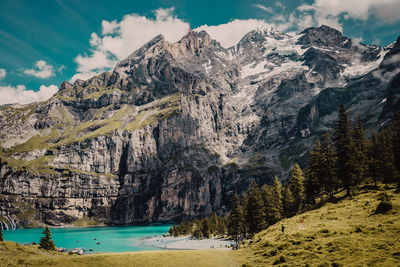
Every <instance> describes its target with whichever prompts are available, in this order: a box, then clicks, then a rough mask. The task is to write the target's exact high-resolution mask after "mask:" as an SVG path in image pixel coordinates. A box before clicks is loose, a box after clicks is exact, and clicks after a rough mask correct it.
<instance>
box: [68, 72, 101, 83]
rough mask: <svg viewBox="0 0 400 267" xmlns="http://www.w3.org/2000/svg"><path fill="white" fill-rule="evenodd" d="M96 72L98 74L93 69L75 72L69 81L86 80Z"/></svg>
mask: <svg viewBox="0 0 400 267" xmlns="http://www.w3.org/2000/svg"><path fill="white" fill-rule="evenodd" d="M97 74H99V73H97V72H94V71H90V72H79V73H77V74H75V75H74V76H72V78H71V79H70V80H69V82H71V83H73V82H75V81H76V80H88V79H90V78H92V77H93V76H95V75H97Z"/></svg>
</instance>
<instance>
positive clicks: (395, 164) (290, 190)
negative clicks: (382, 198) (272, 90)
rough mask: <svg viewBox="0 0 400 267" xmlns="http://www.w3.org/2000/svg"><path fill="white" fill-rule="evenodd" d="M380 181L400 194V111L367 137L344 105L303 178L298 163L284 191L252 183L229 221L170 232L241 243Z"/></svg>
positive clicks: (218, 219)
mask: <svg viewBox="0 0 400 267" xmlns="http://www.w3.org/2000/svg"><path fill="white" fill-rule="evenodd" d="M379 182H383V183H385V184H386V185H388V184H391V183H397V187H398V188H399V189H400V111H399V112H397V113H396V115H395V117H394V118H393V120H392V122H391V124H390V125H389V126H388V127H386V128H385V129H383V130H382V131H380V132H379V133H374V134H372V136H371V137H370V138H366V136H365V133H364V130H363V125H362V123H361V119H360V117H358V119H357V121H355V122H352V121H351V120H350V119H349V117H348V114H347V111H346V109H345V107H344V105H343V104H342V105H341V106H340V108H339V112H338V119H337V121H336V124H335V127H334V131H333V133H332V134H325V135H324V136H323V137H322V138H321V140H319V141H317V142H316V143H315V145H314V147H313V149H312V150H311V152H310V158H309V160H308V163H307V166H306V167H305V169H304V173H303V171H302V170H301V168H300V166H299V165H298V164H294V166H293V168H292V170H291V175H290V180H289V182H288V183H287V184H286V185H285V186H282V184H281V183H280V181H279V180H278V178H277V177H276V176H275V178H274V182H273V184H272V185H263V186H262V187H261V188H260V187H259V186H258V185H257V183H256V182H253V183H252V184H251V186H250V187H249V188H248V190H247V191H246V192H245V193H244V194H242V196H241V197H239V196H238V195H237V194H234V196H233V199H232V204H231V208H230V213H229V215H228V217H226V218H222V217H219V216H217V215H216V214H213V215H212V216H211V217H209V218H205V219H195V220H193V221H186V222H183V223H181V224H179V225H178V226H175V225H174V226H173V227H171V229H170V234H171V235H175V236H177V235H189V234H190V235H192V236H193V237H195V238H202V237H204V238H208V237H210V236H211V235H214V236H215V235H217V236H226V235H228V236H229V237H231V238H232V239H233V240H236V242H238V241H239V240H240V239H242V238H248V237H252V236H253V235H254V234H256V233H258V232H260V231H262V230H264V229H266V228H267V227H268V226H269V225H272V224H275V223H277V222H279V221H280V220H281V219H282V218H288V217H292V216H294V215H296V214H298V213H302V212H304V211H305V210H307V209H310V208H311V207H313V206H314V205H315V204H316V200H317V199H319V200H320V203H324V202H325V199H326V198H333V197H334V193H335V192H337V190H341V189H344V190H346V196H350V195H351V194H352V192H353V190H354V189H355V188H357V186H359V185H360V184H363V183H364V184H365V183H374V184H375V186H376V185H377V184H378V183H379Z"/></svg>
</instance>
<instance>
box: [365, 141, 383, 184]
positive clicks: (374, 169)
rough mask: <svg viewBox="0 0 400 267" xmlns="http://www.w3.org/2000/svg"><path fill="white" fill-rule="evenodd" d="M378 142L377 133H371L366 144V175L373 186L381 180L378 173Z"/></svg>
mask: <svg viewBox="0 0 400 267" xmlns="http://www.w3.org/2000/svg"><path fill="white" fill-rule="evenodd" d="M379 146H380V144H379V141H378V134H375V133H374V134H372V136H371V138H370V140H369V142H368V146H367V164H368V168H367V171H368V176H369V177H371V178H372V180H373V181H374V184H375V186H376V185H377V184H378V182H379V181H381V177H380V175H379V169H380V166H379V164H380V160H379V157H380V147H379Z"/></svg>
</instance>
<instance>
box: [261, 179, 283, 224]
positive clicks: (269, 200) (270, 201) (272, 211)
mask: <svg viewBox="0 0 400 267" xmlns="http://www.w3.org/2000/svg"><path fill="white" fill-rule="evenodd" d="M281 191H282V185H281V183H280V182H279V180H278V178H277V177H276V176H275V178H274V185H273V186H267V185H263V186H262V187H261V194H262V197H263V201H264V209H265V214H266V222H267V224H268V225H272V224H274V223H276V222H278V221H279V220H280V219H281V218H282V214H283V206H282V192H281Z"/></svg>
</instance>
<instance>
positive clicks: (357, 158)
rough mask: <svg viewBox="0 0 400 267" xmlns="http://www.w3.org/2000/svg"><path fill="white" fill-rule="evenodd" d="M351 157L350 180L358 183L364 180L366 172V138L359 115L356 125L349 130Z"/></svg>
mask: <svg viewBox="0 0 400 267" xmlns="http://www.w3.org/2000/svg"><path fill="white" fill-rule="evenodd" d="M351 137H352V142H351V145H352V158H351V180H352V184H359V183H360V182H361V181H363V180H365V176H366V172H367V162H366V161H367V159H366V143H367V142H366V138H365V135H364V131H363V127H362V123H361V119H360V117H358V119H357V123H356V126H355V127H354V128H353V129H352V130H351Z"/></svg>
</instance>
